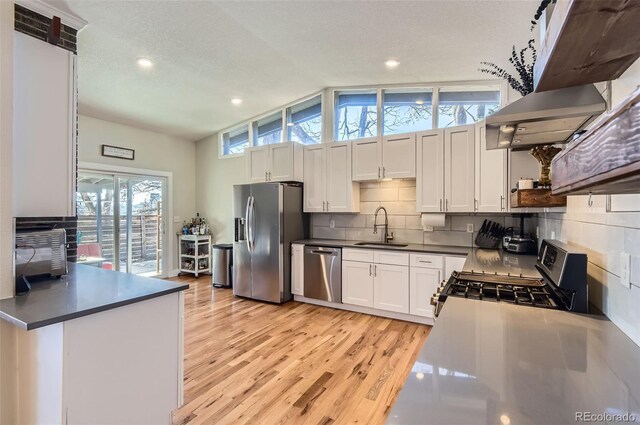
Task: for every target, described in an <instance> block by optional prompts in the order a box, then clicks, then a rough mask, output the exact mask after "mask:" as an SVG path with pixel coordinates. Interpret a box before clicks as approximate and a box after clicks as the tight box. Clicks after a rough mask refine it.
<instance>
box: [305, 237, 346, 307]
mask: <svg viewBox="0 0 640 425" xmlns="http://www.w3.org/2000/svg"><path fill="white" fill-rule="evenodd" d="M304 296H305V297H307V298H314V299H317V300H324V301H332V302H336V303H341V302H342V249H341V248H329V247H324V246H305V247H304Z"/></svg>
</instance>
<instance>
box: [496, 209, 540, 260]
mask: <svg viewBox="0 0 640 425" xmlns="http://www.w3.org/2000/svg"><path fill="white" fill-rule="evenodd" d="M525 217H529V215H527V214H520V235H512V236H511V237H509V239H508V240H505V239H506V238H503V241H504V249H505V251H507V252H510V253H512V254H525V255H529V254H530V255H533V254H535V253H536V252H537V250H538V244H537V243H536V241H535V239H534V238H532V237H531V236H529V235H528V234H526V233H525V232H524V219H525Z"/></svg>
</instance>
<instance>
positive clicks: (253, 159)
mask: <svg viewBox="0 0 640 425" xmlns="http://www.w3.org/2000/svg"><path fill="white" fill-rule="evenodd" d="M244 157H245V162H246V168H247V182H248V183H260V182H266V181H269V175H268V174H267V165H268V161H269V147H268V146H259V147H255V148H247V149H245V151H244Z"/></svg>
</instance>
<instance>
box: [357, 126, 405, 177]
mask: <svg viewBox="0 0 640 425" xmlns="http://www.w3.org/2000/svg"><path fill="white" fill-rule="evenodd" d="M351 143H352V144H353V181H366V180H379V179H382V178H398V179H400V178H414V177H416V161H415V151H416V133H407V134H398V135H393V136H384V137H382V138H380V137H371V138H367V139H360V140H355V141H353V142H351Z"/></svg>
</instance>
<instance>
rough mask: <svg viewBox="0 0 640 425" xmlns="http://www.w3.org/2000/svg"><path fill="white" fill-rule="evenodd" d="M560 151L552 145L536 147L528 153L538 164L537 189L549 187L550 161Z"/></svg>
mask: <svg viewBox="0 0 640 425" xmlns="http://www.w3.org/2000/svg"><path fill="white" fill-rule="evenodd" d="M561 150H562V149H560V148H556V147H555V146H553V145H544V146H536V147H534V148H532V149H531V150H530V151H529V153H530V154H531V156H533V157H534V158H535V159H537V160H538V162H539V163H540V178H539V179H538V187H548V186H551V160H552V159H553V158H554V157H555V156H556V155H557V154H558V152H560V151H561Z"/></svg>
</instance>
